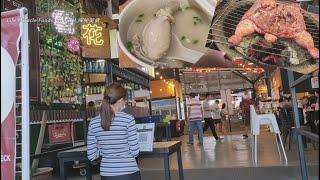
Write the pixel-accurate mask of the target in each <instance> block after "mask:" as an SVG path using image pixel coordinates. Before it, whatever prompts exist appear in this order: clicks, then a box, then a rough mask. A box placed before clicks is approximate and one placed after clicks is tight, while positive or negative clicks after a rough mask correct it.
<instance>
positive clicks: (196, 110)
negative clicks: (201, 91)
mask: <svg viewBox="0 0 320 180" xmlns="http://www.w3.org/2000/svg"><path fill="white" fill-rule="evenodd" d="M202 120H203V112H202V107H201V102H200V100H199V99H196V98H195V94H194V93H191V94H190V100H189V103H188V123H189V142H188V143H187V144H189V145H193V133H194V131H195V129H197V131H198V137H199V138H198V139H199V145H203V132H202V122H201V121H202Z"/></svg>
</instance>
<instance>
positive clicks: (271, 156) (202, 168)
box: [70, 131, 319, 180]
mask: <svg viewBox="0 0 320 180" xmlns="http://www.w3.org/2000/svg"><path fill="white" fill-rule="evenodd" d="M224 138H225V139H223V140H222V141H215V140H214V138H213V137H212V136H211V133H209V131H208V132H207V133H206V135H205V137H204V145H203V146H198V145H197V140H196V136H195V144H194V145H193V146H190V145H187V144H186V142H187V136H186V135H185V136H182V137H179V138H174V140H180V141H182V142H183V144H182V161H183V168H184V174H185V179H190V180H191V179H197V180H202V179H203V180H206V179H208V180H209V179H211V178H213V177H214V176H215V177H216V178H224V177H225V179H224V180H226V179H230V177H234V178H231V179H238V178H240V177H242V176H241V173H242V174H243V177H244V176H246V177H248V178H247V179H250V178H251V179H256V176H255V175H254V174H256V175H257V176H260V175H263V174H265V175H266V176H268V177H269V179H270V178H271V177H273V180H275V179H292V178H293V177H296V178H297V176H298V175H299V167H298V165H299V159H298V152H297V150H296V149H297V147H296V145H294V146H293V150H292V151H288V150H286V152H287V156H288V162H287V163H286V162H285V160H284V158H283V157H281V158H280V157H279V154H278V151H277V146H276V143H275V138H274V135H272V134H271V133H268V132H262V133H261V135H260V136H259V137H258V164H254V163H253V162H252V158H251V145H250V142H251V139H250V137H249V139H243V138H242V135H241V134H236V135H235V134H234V135H227V136H225V137H224ZM316 146H318V145H316ZM305 156H306V161H307V163H308V165H316V166H311V170H313V171H314V172H315V178H317V176H318V174H319V173H317V170H316V168H315V167H318V164H319V161H318V157H319V148H316V149H314V147H313V146H312V145H311V144H309V147H308V148H307V149H305ZM176 158H177V157H176V155H175V154H173V155H172V156H171V157H170V168H171V170H173V171H172V176H173V179H177V171H176V170H177V160H176ZM139 167H140V169H141V172H142V180H148V179H150V178H151V177H153V176H155V175H157V177H158V178H155V179H153V180H157V179H163V175H162V173H163V161H162V159H141V161H140V163H139ZM281 168H283V169H281ZM314 172H313V173H314ZM277 173H278V174H277ZM237 174H238V175H237ZM250 174H252V175H250ZM236 176H239V177H238V178H237V177H236ZM209 177H210V178H209ZM228 177H229V178H228ZM243 177H242V178H240V179H243ZM277 177H278V178H277ZM296 178H294V179H296ZM70 179H84V178H82V177H72V178H70ZM93 179H100V178H99V175H98V174H95V175H94V178H93ZM262 179H263V177H262ZM297 179H298V178H297Z"/></svg>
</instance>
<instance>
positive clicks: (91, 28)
mask: <svg viewBox="0 0 320 180" xmlns="http://www.w3.org/2000/svg"><path fill="white" fill-rule="evenodd" d="M82 30H83V31H84V33H83V34H82V37H83V38H84V39H86V42H87V45H91V44H93V45H96V46H102V45H103V43H104V40H103V39H101V37H102V26H98V25H97V24H86V25H82Z"/></svg>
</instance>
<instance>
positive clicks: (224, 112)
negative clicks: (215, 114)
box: [220, 103, 228, 134]
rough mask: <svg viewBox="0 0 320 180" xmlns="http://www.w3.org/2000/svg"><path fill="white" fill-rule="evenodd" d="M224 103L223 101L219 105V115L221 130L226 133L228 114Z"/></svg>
mask: <svg viewBox="0 0 320 180" xmlns="http://www.w3.org/2000/svg"><path fill="white" fill-rule="evenodd" d="M226 107H227V106H226V104H225V103H223V104H222V106H221V111H220V116H221V127H222V132H223V134H227V127H226V124H227V116H228V111H227V108H226Z"/></svg>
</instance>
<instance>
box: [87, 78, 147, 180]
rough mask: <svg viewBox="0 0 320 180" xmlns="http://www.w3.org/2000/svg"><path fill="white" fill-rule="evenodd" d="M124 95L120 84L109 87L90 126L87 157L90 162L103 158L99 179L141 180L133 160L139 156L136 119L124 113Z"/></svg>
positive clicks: (123, 89) (124, 92)
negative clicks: (98, 112) (98, 113)
mask: <svg viewBox="0 0 320 180" xmlns="http://www.w3.org/2000/svg"><path fill="white" fill-rule="evenodd" d="M126 94H127V92H126V90H125V88H123V87H122V86H121V85H120V84H118V83H113V84H111V85H109V86H108V87H107V91H105V96H104V99H103V102H102V104H101V107H100V115H99V116H97V117H94V118H93V119H92V120H91V121H90V124H89V128H88V137H87V156H88V159H89V160H91V161H93V160H95V159H97V158H99V157H100V156H101V157H102V160H101V164H100V175H101V180H122V179H123V180H124V179H130V180H141V176H140V171H139V168H138V165H137V162H136V159H135V158H136V157H137V156H138V155H139V143H138V134H137V127H136V123H135V119H134V117H133V116H132V115H130V114H127V113H125V112H124V111H123V110H124V107H125V96H126Z"/></svg>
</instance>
